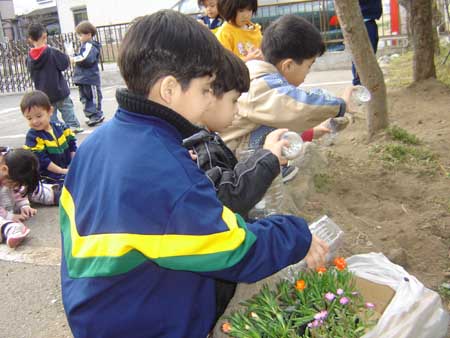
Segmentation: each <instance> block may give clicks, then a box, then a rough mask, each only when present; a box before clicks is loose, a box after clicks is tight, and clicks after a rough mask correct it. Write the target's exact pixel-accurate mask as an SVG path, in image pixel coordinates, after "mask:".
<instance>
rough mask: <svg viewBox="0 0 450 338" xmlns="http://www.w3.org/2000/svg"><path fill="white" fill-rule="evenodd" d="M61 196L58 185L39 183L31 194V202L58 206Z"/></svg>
mask: <svg viewBox="0 0 450 338" xmlns="http://www.w3.org/2000/svg"><path fill="white" fill-rule="evenodd" d="M60 194H61V192H60V188H59V185H58V184H48V183H39V185H38V187H37V188H36V190H35V191H34V192H33V193H32V194H31V196H30V201H31V202H34V203H38V204H42V205H58V203H59V196H60Z"/></svg>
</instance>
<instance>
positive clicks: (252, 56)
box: [244, 48, 264, 62]
mask: <svg viewBox="0 0 450 338" xmlns="http://www.w3.org/2000/svg"><path fill="white" fill-rule="evenodd" d="M250 60H261V61H264V57H263V54H262V52H261V49H259V48H252V49H250V50H249V51H248V53H247V55H246V56H245V58H244V62H247V61H250Z"/></svg>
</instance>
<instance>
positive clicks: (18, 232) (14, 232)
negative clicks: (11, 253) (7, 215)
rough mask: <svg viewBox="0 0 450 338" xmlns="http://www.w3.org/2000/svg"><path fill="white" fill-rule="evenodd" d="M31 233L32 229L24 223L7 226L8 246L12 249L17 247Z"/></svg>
mask: <svg viewBox="0 0 450 338" xmlns="http://www.w3.org/2000/svg"><path fill="white" fill-rule="evenodd" d="M29 233H30V229H28V228H27V227H26V226H25V225H24V224H22V223H9V224H7V225H6V229H5V236H6V245H8V246H9V247H10V248H15V247H17V246H18V245H19V244H20V243H22V241H23V240H24V239H25V237H27V236H28V234H29Z"/></svg>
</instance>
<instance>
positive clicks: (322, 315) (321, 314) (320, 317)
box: [314, 310, 328, 320]
mask: <svg viewBox="0 0 450 338" xmlns="http://www.w3.org/2000/svg"><path fill="white" fill-rule="evenodd" d="M327 317H328V311H326V310H322V311H320V312H318V313H316V314H315V316H314V319H316V320H324V319H327Z"/></svg>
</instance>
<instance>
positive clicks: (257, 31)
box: [216, 22, 262, 59]
mask: <svg viewBox="0 0 450 338" xmlns="http://www.w3.org/2000/svg"><path fill="white" fill-rule="evenodd" d="M216 37H217V39H218V40H219V41H220V43H221V44H222V45H223V46H224V47H225V48H227V49H229V50H231V51H232V52H233V53H234V54H236V55H237V56H239V57H240V58H241V59H242V58H243V57H245V56H246V55H247V53H248V51H249V50H250V49H252V48H261V41H262V33H261V26H260V25H258V24H254V25H253V29H243V28H240V27H237V26H234V25H232V24H230V23H228V22H224V23H223V25H222V26H220V27H219V29H218V30H217V32H216Z"/></svg>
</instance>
